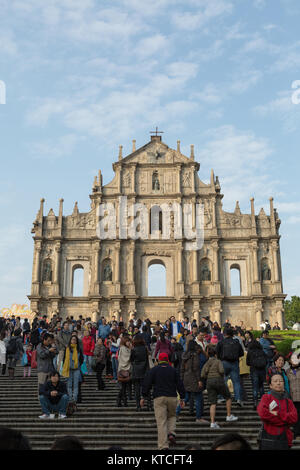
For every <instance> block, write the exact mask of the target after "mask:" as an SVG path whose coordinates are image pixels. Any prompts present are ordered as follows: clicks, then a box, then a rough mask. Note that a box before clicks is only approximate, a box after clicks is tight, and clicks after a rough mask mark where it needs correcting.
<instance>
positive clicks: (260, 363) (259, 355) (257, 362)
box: [251, 349, 267, 369]
mask: <svg viewBox="0 0 300 470" xmlns="http://www.w3.org/2000/svg"><path fill="white" fill-rule="evenodd" d="M266 365H267V358H266V355H265V353H264V352H263V350H262V349H254V350H253V351H251V366H252V367H255V368H256V369H265V367H266Z"/></svg>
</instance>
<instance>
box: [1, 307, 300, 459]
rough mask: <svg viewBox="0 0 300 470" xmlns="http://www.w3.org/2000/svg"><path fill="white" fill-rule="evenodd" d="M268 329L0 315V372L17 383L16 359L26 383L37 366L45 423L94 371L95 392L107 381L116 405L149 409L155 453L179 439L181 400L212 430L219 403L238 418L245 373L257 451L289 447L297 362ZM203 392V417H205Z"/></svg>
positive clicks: (297, 400) (66, 412)
mask: <svg viewBox="0 0 300 470" xmlns="http://www.w3.org/2000/svg"><path fill="white" fill-rule="evenodd" d="M273 329H275V330H278V329H279V326H278V324H275V325H274V327H273ZM270 330H271V325H270V324H269V322H268V321H267V320H266V321H265V322H264V328H263V329H262V332H261V335H260V337H259V338H256V337H255V336H254V332H253V329H252V328H249V329H247V328H246V326H245V325H244V322H243V321H241V322H240V324H239V325H231V324H230V321H229V319H227V320H226V322H225V323H224V324H223V325H219V324H218V323H216V322H212V321H211V320H210V318H209V317H202V318H201V322H200V324H199V325H197V322H196V320H192V321H190V319H189V318H188V317H185V318H183V319H180V320H179V319H176V318H175V317H174V316H172V317H170V318H169V319H168V320H167V321H166V322H164V323H161V322H160V321H159V320H158V321H156V322H155V323H152V322H151V320H149V319H146V320H145V321H142V320H140V319H137V318H136V316H135V315H133V316H132V318H131V319H130V320H129V322H128V324H125V323H124V322H123V321H122V319H120V320H119V321H118V320H117V319H116V318H115V317H112V318H111V320H110V321H108V320H107V319H106V318H105V317H103V316H102V317H101V318H100V320H99V321H98V322H96V323H95V322H93V321H92V320H91V318H83V317H82V316H81V315H80V316H79V318H78V319H77V320H75V319H74V318H73V317H70V318H67V319H66V320H64V321H63V320H62V318H61V317H59V316H56V315H53V317H52V318H51V319H50V320H48V318H47V316H46V315H44V316H43V317H38V316H37V317H35V318H34V320H33V322H32V324H30V322H29V321H28V320H21V319H20V318H18V317H17V318H14V317H12V318H10V319H4V318H0V364H1V366H2V369H1V373H2V375H5V374H6V372H7V374H8V375H9V377H10V379H11V380H13V379H14V373H15V368H16V365H17V363H18V362H19V361H20V362H21V364H22V366H23V367H24V380H26V378H28V377H30V376H31V369H32V368H36V369H37V377H38V389H37V395H38V398H39V401H40V405H41V409H42V414H41V415H40V416H39V418H40V419H41V420H47V419H54V418H55V415H56V414H57V415H58V419H66V418H67V417H68V416H70V415H71V414H72V413H74V412H76V406H77V404H78V403H81V401H82V396H81V384H82V382H83V381H84V380H87V379H86V377H87V376H88V375H93V374H95V375H96V379H97V390H98V391H99V392H100V393H101V390H104V389H105V383H107V381H111V382H112V383H114V384H116V386H117V387H118V395H117V401H116V406H117V407H128V401H130V400H133V399H134V400H135V403H136V412H137V413H138V412H139V411H141V410H142V409H146V410H147V411H152V410H153V409H154V413H155V418H156V422H157V430H158V449H161V450H164V449H168V448H169V446H171V445H175V444H176V421H178V420H179V419H180V413H181V410H182V409H183V408H184V407H185V406H187V405H188V406H189V414H190V415H191V416H195V423H197V424H199V425H207V426H210V428H211V429H212V430H213V429H219V428H220V423H217V422H216V408H217V406H218V405H219V404H221V403H225V404H226V412H227V416H226V421H227V422H231V421H232V422H233V421H236V420H238V417H237V416H235V415H234V414H232V405H233V404H235V406H238V407H240V408H243V407H244V403H245V401H249V400H250V399H251V398H250V397H249V396H247V392H246V387H245V378H246V377H250V379H251V383H252V400H253V409H254V410H257V413H258V414H259V416H260V418H261V421H262V429H261V431H260V433H259V445H260V448H261V449H272V448H277V449H278V448H280V449H288V448H290V447H291V446H292V442H293V439H299V438H300V419H299V418H300V367H299V364H298V362H299V361H298V360H296V359H297V358H296V359H295V357H294V356H292V355H290V357H288V358H287V357H284V356H283V355H282V354H280V353H278V352H277V350H276V345H275V344H274V342H273V341H272V340H271V338H270V337H269V331H270ZM104 373H105V380H104ZM266 385H267V386H268V388H269V392H268V393H265V390H264V388H265V386H266ZM204 394H207V402H208V404H209V416H210V420H209V421H208V420H207V419H205V418H204V411H205V410H204ZM145 406H146V408H145ZM224 445H225V444H224Z"/></svg>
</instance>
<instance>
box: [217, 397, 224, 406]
mask: <svg viewBox="0 0 300 470" xmlns="http://www.w3.org/2000/svg"><path fill="white" fill-rule="evenodd" d="M225 401H226V400H225V398H219V399H218V400H217V403H218V405H220V404H221V403H225Z"/></svg>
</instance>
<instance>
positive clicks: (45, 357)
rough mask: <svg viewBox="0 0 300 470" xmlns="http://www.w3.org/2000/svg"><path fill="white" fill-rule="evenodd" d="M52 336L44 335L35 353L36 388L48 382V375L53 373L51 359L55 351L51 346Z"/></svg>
mask: <svg viewBox="0 0 300 470" xmlns="http://www.w3.org/2000/svg"><path fill="white" fill-rule="evenodd" d="M53 342H54V336H53V335H52V334H50V333H45V335H44V337H43V340H42V342H41V343H39V345H38V347H37V349H36V352H37V355H36V358H37V375H38V387H39V386H40V385H44V384H45V382H46V381H47V380H48V378H49V376H50V373H51V372H53V371H54V365H53V359H54V357H55V355H56V353H57V349H56V348H55V347H54V346H53Z"/></svg>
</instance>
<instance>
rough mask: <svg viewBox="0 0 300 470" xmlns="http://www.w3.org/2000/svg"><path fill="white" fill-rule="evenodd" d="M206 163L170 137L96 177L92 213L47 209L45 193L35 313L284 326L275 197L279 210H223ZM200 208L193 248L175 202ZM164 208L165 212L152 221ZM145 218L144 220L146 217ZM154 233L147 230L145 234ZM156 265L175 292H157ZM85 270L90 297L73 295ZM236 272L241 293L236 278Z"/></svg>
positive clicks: (38, 231) (37, 239) (38, 223)
mask: <svg viewBox="0 0 300 470" xmlns="http://www.w3.org/2000/svg"><path fill="white" fill-rule="evenodd" d="M199 169H200V164H199V163H198V162H197V161H196V160H195V156H194V147H193V146H191V154H190V156H189V157H187V156H185V155H183V154H182V153H181V150H180V142H179V141H178V142H177V149H176V150H174V149H171V148H169V147H168V146H167V145H166V144H165V143H164V142H162V139H161V136H159V135H157V133H156V135H153V136H152V137H151V140H150V142H148V143H147V144H146V145H144V146H143V147H141V148H139V149H136V148H135V141H133V149H132V153H131V154H129V155H128V156H126V157H123V155H122V147H120V149H119V158H118V161H116V162H115V163H114V164H113V170H114V172H115V177H114V178H113V180H112V181H111V182H110V183H109V184H106V185H103V180H102V174H101V171H99V174H98V176H96V177H95V180H94V184H93V188H92V194H91V195H90V199H91V210H90V211H89V212H88V213H80V212H79V210H78V206H77V203H75V207H74V210H73V213H72V214H71V215H64V214H63V200H62V199H61V200H60V206H59V213H58V215H55V213H54V211H53V210H52V209H51V210H50V212H49V213H48V215H47V216H45V215H44V199H42V200H41V205H40V210H39V212H38V214H37V217H36V220H35V221H34V224H33V229H32V233H33V234H34V235H33V239H34V259H33V273H32V288H31V294H30V295H29V296H28V298H29V299H30V306H31V310H32V311H35V312H38V313H40V314H42V315H45V314H46V315H48V316H52V315H53V314H54V313H57V314H58V313H59V315H60V316H62V317H63V318H65V317H67V316H70V315H73V316H74V318H75V319H76V318H78V316H79V315H80V314H81V315H83V317H88V316H89V317H91V318H92V319H93V320H97V319H98V318H99V317H100V316H105V317H107V318H110V317H111V316H112V315H115V316H116V317H117V318H121V317H122V319H123V321H125V322H127V321H128V319H129V316H130V315H131V314H132V313H133V312H136V315H137V317H138V318H141V319H145V318H150V319H151V320H152V321H155V320H157V319H160V320H161V321H164V320H166V319H167V318H168V317H170V316H171V315H175V317H176V318H177V319H181V318H182V317H183V316H184V315H187V316H189V318H196V319H197V321H198V322H199V320H200V318H201V317H202V316H207V315H209V316H210V318H211V319H212V320H213V321H217V322H218V323H219V324H223V323H224V322H225V319H227V318H229V320H230V321H231V322H232V323H233V324H238V323H239V322H240V321H241V320H243V322H244V324H245V325H247V326H248V327H250V326H252V327H253V328H254V329H256V328H258V327H259V325H260V324H261V323H262V321H263V320H264V319H265V318H267V319H268V320H269V322H270V323H271V324H273V323H274V322H276V321H278V323H279V325H280V326H281V327H282V326H283V321H284V319H283V301H284V299H285V294H284V293H283V286H282V269H281V257H280V246H279V239H280V235H279V227H280V220H279V218H278V214H277V211H276V209H274V207H273V199H272V198H270V215H266V213H265V211H264V210H263V209H261V211H260V212H259V214H255V208H254V199H253V198H251V200H250V201H251V202H250V207H251V212H250V214H242V213H241V211H240V208H239V204H238V202H237V204H236V208H235V211H234V212H233V213H230V212H225V211H224V210H223V208H222V198H223V195H222V194H221V187H220V183H219V179H218V177H215V175H214V172H213V170H212V171H211V176H210V183H209V184H205V183H204V182H202V181H201V180H200V178H199V176H198V171H199ZM124 198H126V203H127V208H130V207H132V206H134V205H135V206H136V205H140V206H142V205H143V207H145V208H146V209H147V214H148V216H147V217H148V218H147V220H146V219H141V218H140V217H141V215H140V212H141V211H139V210H137V211H134V212H130V210H128V209H127V212H126V215H125V217H124V214H123V215H122V216H121V215H120V214H121V211H120V204H121V201H122V200H124ZM109 204H110V207H112V208H113V209H114V211H113V212H114V213H115V215H116V217H115V234H116V235H115V237H113V238H109V237H106V238H105V237H103V236H102V237H100V236H99V224H100V223H102V222H103V220H105V217H110V215H111V214H110V213H108V212H109V211H104V212H102V213H101V211H100V208H101V207H103V206H104V207H106V206H105V205H109ZM185 204H187V205H189V207H191V208H192V210H191V217H190V225H191V227H190V228H191V230H195V229H196V219H197V212H196V207H197V205H200V206H201V207H202V208H203V214H204V216H203V232H204V240H203V243H202V245H201V247H199V248H197V249H187V242H188V240H187V238H185V236H184V234H183V236H182V237H179V236H178V234H177V232H176V228H177V227H176V217H175V216H174V211H172V206H173V205H177V207H178V206H180V207H183V206H184V205H185ZM163 205H164V206H165V207H166V206H169V207H170V219H169V221H170V231H169V232H170V233H169V236H168V237H165V236H163V235H164V234H163V224H164V216H165V213H164V212H163V211H161V210H160V207H161V206H163ZM137 207H139V206H137ZM155 211H156V215H157V217H156V216H155V217H152V215H153V213H154V212H155ZM124 221H125V222H128V224H129V225H130V224H131V225H132V224H133V225H134V226H135V228H136V231H137V233H139V232H140V234H141V235H142V233H144V232H145V227H146V231H147V232H148V233H147V234H148V236H147V237H145V236H139V235H138V236H135V237H130V236H128V233H127V234H126V233H125V236H123V235H122V236H120V234H123V232H122V227H123V226H124ZM141 221H142V222H141ZM144 234H145V233H144ZM154 264H159V265H162V266H163V267H164V269H165V274H166V296H164V297H152V296H149V295H148V272H149V267H151V266H152V265H154ZM77 270H80V271H81V272H82V273H83V289H82V295H81V296H74V278H75V275H76V272H77ZM234 272H235V273H236V275H237V276H238V282H239V287H240V289H239V292H238V294H237V293H233V292H232V285H231V283H232V275H233V273H234Z"/></svg>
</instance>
